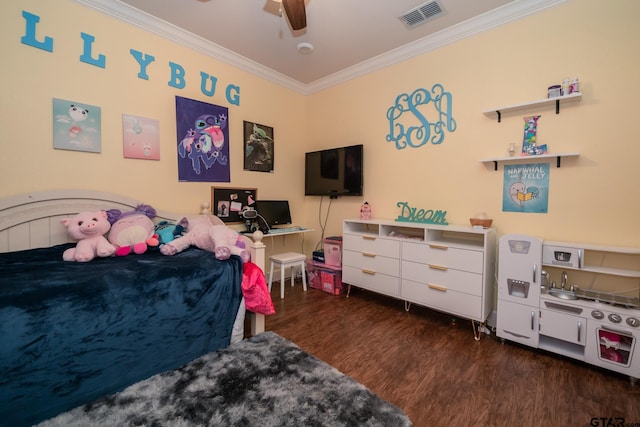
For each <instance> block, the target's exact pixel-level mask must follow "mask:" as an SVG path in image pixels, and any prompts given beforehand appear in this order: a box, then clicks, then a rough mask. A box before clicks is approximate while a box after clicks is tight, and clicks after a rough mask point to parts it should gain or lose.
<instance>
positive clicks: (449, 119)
mask: <svg viewBox="0 0 640 427" xmlns="http://www.w3.org/2000/svg"><path fill="white" fill-rule="evenodd" d="M432 101H433V109H434V110H435V112H434V114H433V116H432V117H433V119H432V121H429V118H428V117H427V116H426V115H425V114H424V113H423V110H425V109H426V107H424V108H420V107H422V106H424V105H427V104H429V102H432ZM452 111H453V109H452V99H451V94H450V93H449V92H445V90H444V87H443V86H442V85H441V84H439V83H436V84H435V85H433V87H432V88H431V92H429V91H428V90H427V89H416V90H414V91H413V93H412V94H411V95H409V94H406V93H403V94H400V95H398V96H397V97H396V102H395V105H393V106H391V107H389V109H388V110H387V119H388V120H389V134H388V135H387V141H388V142H395V144H396V149H398V150H402V149H405V148H407V147H411V148H418V147H422V146H423V145H425V144H426V143H428V142H431V143H432V144H441V143H442V142H443V141H444V136H445V132H446V131H449V132H454V131H455V130H456V121H455V120H454V118H453V114H452ZM405 113H407V114H405ZM429 116H431V114H429Z"/></svg>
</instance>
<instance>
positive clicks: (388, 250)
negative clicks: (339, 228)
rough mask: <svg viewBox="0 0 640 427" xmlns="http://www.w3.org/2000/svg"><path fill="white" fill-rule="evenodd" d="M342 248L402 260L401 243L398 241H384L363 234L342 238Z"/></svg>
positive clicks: (346, 235) (348, 235) (347, 235)
mask: <svg viewBox="0 0 640 427" xmlns="http://www.w3.org/2000/svg"><path fill="white" fill-rule="evenodd" d="M342 248H343V249H344V250H347V249H348V250H351V251H356V252H363V253H366V254H370V255H382V256H386V257H390V258H400V241H398V240H396V239H383V238H380V237H377V236H370V235H362V234H345V235H343V236H342Z"/></svg>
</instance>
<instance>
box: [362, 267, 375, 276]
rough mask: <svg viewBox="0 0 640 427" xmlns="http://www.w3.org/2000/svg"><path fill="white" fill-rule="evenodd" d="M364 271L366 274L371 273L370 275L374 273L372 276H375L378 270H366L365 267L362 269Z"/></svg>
mask: <svg viewBox="0 0 640 427" xmlns="http://www.w3.org/2000/svg"><path fill="white" fill-rule="evenodd" d="M362 272H363V273H364V274H370V275H372V276H375V274H376V272H375V271H373V270H365V269H364V268H363V269H362Z"/></svg>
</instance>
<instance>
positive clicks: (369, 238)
mask: <svg viewBox="0 0 640 427" xmlns="http://www.w3.org/2000/svg"><path fill="white" fill-rule="evenodd" d="M362 238H363V239H365V240H376V237H375V236H362Z"/></svg>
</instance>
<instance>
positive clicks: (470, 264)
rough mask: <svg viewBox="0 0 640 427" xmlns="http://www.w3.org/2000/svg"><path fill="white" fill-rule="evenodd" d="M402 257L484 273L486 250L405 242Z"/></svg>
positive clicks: (408, 259)
mask: <svg viewBox="0 0 640 427" xmlns="http://www.w3.org/2000/svg"><path fill="white" fill-rule="evenodd" d="M402 259H405V260H407V261H415V262H422V263H428V264H431V265H439V266H442V267H446V268H454V269H457V270H464V271H470V272H472V273H480V274H481V273H482V272H483V270H484V268H483V267H484V252H482V251H476V250H472V249H460V248H454V247H450V246H444V245H429V244H428V243H416V242H403V243H402Z"/></svg>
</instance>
